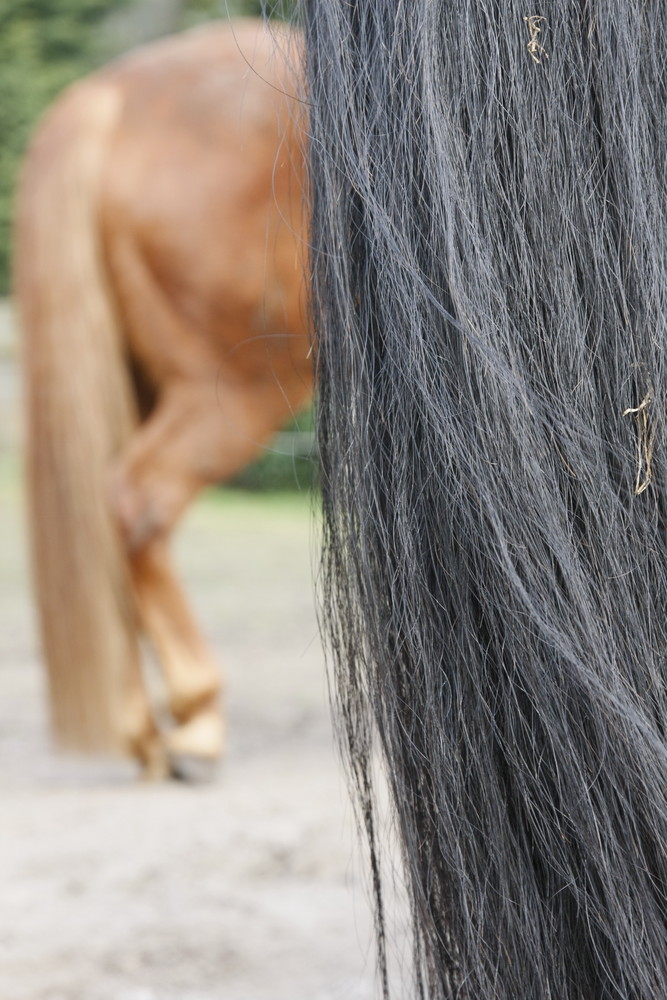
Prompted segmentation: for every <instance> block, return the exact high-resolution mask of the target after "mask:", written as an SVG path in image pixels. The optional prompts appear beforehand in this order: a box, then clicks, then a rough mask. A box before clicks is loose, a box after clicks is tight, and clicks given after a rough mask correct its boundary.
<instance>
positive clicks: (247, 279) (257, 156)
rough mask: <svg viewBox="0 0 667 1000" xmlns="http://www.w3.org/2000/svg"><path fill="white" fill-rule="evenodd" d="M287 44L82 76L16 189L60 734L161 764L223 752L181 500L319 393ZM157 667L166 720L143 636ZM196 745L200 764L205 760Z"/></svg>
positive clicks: (45, 620) (192, 39)
mask: <svg viewBox="0 0 667 1000" xmlns="http://www.w3.org/2000/svg"><path fill="white" fill-rule="evenodd" d="M298 44H299V42H298V40H297V39H296V38H295V36H294V35H293V34H288V33H287V31H285V30H284V29H282V28H277V27H274V28H272V29H271V30H269V29H268V28H266V27H265V26H263V25H262V24H261V22H255V21H239V22H233V23H231V24H220V25H212V26H208V27H206V28H205V29H199V30H197V31H194V32H190V33H187V34H185V35H182V36H180V37H176V38H172V39H168V40H166V41H161V42H159V43H157V44H153V45H150V46H148V47H146V48H144V49H141V50H139V51H138V52H136V53H134V54H132V55H130V56H127V57H125V58H123V59H121V60H120V61H117V62H115V63H113V64H112V65H111V66H109V67H107V68H105V69H103V70H101V71H100V72H98V73H96V74H94V75H93V76H90V77H89V78H87V79H85V80H83V81H82V82H80V83H78V84H76V85H75V86H73V87H71V88H70V89H69V90H68V91H67V92H66V93H65V94H64V95H63V96H62V97H61V98H60V99H59V100H58V101H57V102H56V104H55V106H54V107H53V108H52V109H51V110H50V111H49V113H48V114H47V116H46V119H45V120H44V122H43V123H42V125H41V126H40V128H39V129H38V131H37V135H36V138H35V140H34V142H33V145H32V148H31V150H30V152H29V154H28V157H27V160H26V163H25V167H24V171H23V177H22V182H21V185H20V191H19V197H18V212H17V231H16V255H15V264H16V294H17V297H18V300H19V306H20V315H21V323H22V328H23V336H24V347H23V355H24V367H25V377H26V389H27V392H26V396H27V427H28V430H27V451H28V458H27V467H28V483H29V488H28V493H29V508H30V514H29V520H30V528H31V534H32V555H33V567H34V568H33V573H34V580H35V587H36V594H37V603H38V608H39V619H40V625H41V635H42V645H43V651H44V657H45V660H46V663H47V667H48V677H49V690H50V703H51V710H52V712H51V714H52V718H53V723H54V730H55V733H56V736H57V738H58V740H59V742H60V743H61V744H62V745H64V746H66V747H70V748H74V749H78V750H83V751H92V750H108V749H110V748H116V749H121V750H122V751H124V752H126V753H130V754H132V755H133V756H134V757H136V759H137V760H138V761H140V762H141V764H142V766H143V768H144V769H145V772H146V773H147V774H149V775H154V776H159V775H162V774H165V773H167V771H168V770H170V769H171V770H172V772H175V773H179V772H181V773H183V772H188V769H190V770H192V768H193V767H195V768H196V767H198V766H199V764H198V762H205V764H206V762H212V761H214V760H215V759H216V758H217V757H218V756H219V755H220V753H221V751H222V747H223V721H222V717H221V713H220V709H219V704H218V702H219V687H220V680H219V673H218V669H217V666H216V664H215V662H214V659H213V656H212V654H211V651H210V650H209V648H208V646H207V644H206V642H205V641H204V639H203V637H202V636H201V635H200V632H199V630H198V628H197V626H196V625H195V622H194V621H193V617H192V614H191V612H190V610H189V608H188V606H187V604H186V601H185V598H184V595H183V593H182V591H181V587H180V585H179V583H178V581H177V579H176V578H175V575H174V571H173V569H172V566H171V564H170V559H169V553H168V543H169V538H170V535H171V532H172V530H173V528H174V525H175V524H176V522H177V520H178V518H179V516H180V515H181V514H182V512H183V511H184V509H185V508H186V507H187V505H188V504H189V503H190V502H191V501H192V500H193V498H194V497H195V496H196V495H197V493H198V492H199V491H200V490H201V489H202V488H203V487H204V486H205V485H206V484H210V483H215V482H220V481H224V480H227V479H229V478H230V477H231V476H233V475H234V474H235V473H236V472H237V471H239V470H240V469H242V468H243V467H244V466H245V465H246V464H247V463H248V462H250V461H251V460H252V459H253V458H254V457H255V456H256V455H257V454H258V453H259V452H260V451H261V449H262V448H263V446H264V445H265V443H266V442H267V441H268V440H269V439H270V437H271V436H272V435H273V434H274V432H275V431H276V430H277V429H278V428H279V427H280V426H281V425H282V424H283V423H284V422H285V420H286V419H288V418H289V417H290V415H292V414H293V413H294V412H295V411H297V410H298V409H299V408H300V407H302V406H303V405H304V404H305V403H306V402H307V401H308V399H309V397H310V395H311V391H312V373H311V362H310V358H309V355H310V350H309V348H310V345H309V340H308V332H307V321H306V308H305V303H304V294H303V290H304V282H303V231H304V218H305V216H304V213H303V206H302V203H303V184H304V165H303V144H302V126H303V114H302V111H301V108H302V105H301V104H300V103H299V101H298V100H296V99H295V97H294V95H295V94H296V92H297V91H298V87H299V83H298V80H297V79H296V77H295V75H294V67H295V66H296V65H298V61H299V53H298V51H297V49H298ZM142 633H144V634H146V635H147V636H148V637H149V638H150V640H151V641H152V643H153V645H154V647H155V649H156V651H157V654H158V657H159V661H160V664H161V667H162V669H163V672H164V677H165V682H166V687H167V690H168V699H169V708H170V711H171V715H172V717H173V727H172V728H171V729H169V730H168V731H167V732H166V733H163V732H161V731H160V730H159V728H158V726H157V725H156V722H155V718H154V713H153V711H152V708H151V705H150V702H149V698H148V695H147V691H146V689H145V686H144V681H143V679H142V670H141V662H140V650H139V638H140V636H141V634H142ZM193 762H194V763H193Z"/></svg>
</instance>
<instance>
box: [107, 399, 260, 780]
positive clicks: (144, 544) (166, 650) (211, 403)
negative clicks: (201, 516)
mask: <svg viewBox="0 0 667 1000" xmlns="http://www.w3.org/2000/svg"><path fill="white" fill-rule="evenodd" d="M257 403H258V398H254V399H251V400H250V401H249V399H248V394H247V393H246V392H241V391H240V390H238V391H237V392H236V393H235V392H234V391H233V390H232V389H231V388H230V389H226V390H225V392H224V393H223V394H222V398H220V397H219V395H218V393H217V392H216V387H215V384H214V382H213V380H211V382H210V383H206V382H203V381H202V382H199V381H186V380H181V381H179V382H177V383H173V384H171V385H170V386H169V387H167V388H166V389H165V390H164V391H163V393H162V395H161V399H160V402H159V404H158V406H157V407H156V409H155V411H154V412H153V414H152V415H151V417H150V418H149V419H148V421H147V422H146V423H145V424H144V425H143V427H142V428H141V429H140V430H139V432H138V434H137V435H136V436H135V438H134V440H133V442H132V444H131V446H130V448H129V449H128V451H127V452H126V453H125V455H124V456H122V458H121V460H120V462H119V463H118V464H117V466H116V468H115V470H114V474H113V478H112V486H111V496H112V507H113V510H114V513H115V516H116V518H117V521H118V523H119V526H120V529H121V532H122V535H123V537H124V539H125V544H126V546H127V550H128V555H129V559H130V565H131V570H132V579H133V584H134V588H135V593H136V600H137V606H138V609H139V614H140V617H141V620H142V625H143V627H144V629H145V631H146V632H147V634H148V636H149V637H150V638H151V640H152V641H153V643H154V645H155V648H156V651H157V653H158V657H159V661H160V665H161V667H162V669H163V672H164V677H165V681H166V686H167V691H168V698H169V707H170V711H171V714H172V716H173V720H174V728H173V729H172V730H171V731H170V732H169V733H168V734H167V736H166V739H167V748H168V752H169V754H170V756H171V759H172V766H173V767H174V769H175V770H177V771H178V770H179V769H181V768H185V767H186V766H187V764H188V762H190V761H193V760H194V761H214V760H215V759H217V757H218V756H219V755H220V753H221V751H222V745H223V720H222V715H221V712H220V707H219V703H218V702H219V691H220V686H221V680H220V674H219V672H218V669H217V666H216V664H215V662H214V658H213V655H212V653H211V651H210V649H209V647H208V645H207V643H206V642H205V640H204V638H203V637H202V635H201V633H200V631H199V629H198V627H197V626H196V624H195V621H194V619H193V616H192V614H191V612H190V610H189V608H188V605H187V602H186V600H185V597H184V595H183V592H182V590H181V587H180V585H179V584H178V582H177V580H176V577H175V575H174V572H173V570H172V568H171V565H170V560H169V554H168V541H169V536H170V534H171V531H172V529H173V527H174V524H175V523H176V521H177V519H178V517H179V515H180V514H181V512H182V511H183V510H184V508H185V507H186V506H187V504H188V503H189V502H190V501H191V500H192V499H193V498H194V496H195V495H196V494H197V492H199V490H200V489H201V488H202V487H203V486H204V485H206V484H207V483H211V482H215V481H219V480H224V479H227V478H229V477H230V476H232V475H233V474H234V473H235V472H236V471H237V470H238V469H240V468H242V467H243V466H244V465H246V464H247V463H248V461H250V459H251V458H252V457H253V456H254V455H255V453H256V452H257V451H258V450H259V445H258V440H260V436H261V437H265V436H266V433H267V431H268V430H269V429H273V426H274V423H276V422H277V418H276V417H272V416H269V417H268V418H267V416H266V413H265V412H264V416H263V419H260V420H259V422H258V419H257V418H258V414H262V409H263V408H262V407H261V406H259V407H258V406H257ZM267 421H268V422H267Z"/></svg>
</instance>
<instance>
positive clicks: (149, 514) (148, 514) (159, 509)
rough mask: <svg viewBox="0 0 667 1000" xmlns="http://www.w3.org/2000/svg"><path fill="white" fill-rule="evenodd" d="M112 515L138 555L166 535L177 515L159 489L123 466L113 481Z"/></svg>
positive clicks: (123, 537)
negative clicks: (172, 511)
mask: <svg viewBox="0 0 667 1000" xmlns="http://www.w3.org/2000/svg"><path fill="white" fill-rule="evenodd" d="M109 505H110V509H111V515H112V517H113V519H114V522H115V524H116V525H117V527H118V530H119V532H120V535H121V537H122V539H123V542H124V544H125V546H126V548H127V551H128V553H130V554H135V553H137V552H140V551H141V550H142V549H143V548H145V547H146V546H147V545H149V544H150V543H152V542H155V541H156V540H157V539H159V538H160V537H163V536H165V535H166V534H167V533H168V532H169V530H170V527H171V524H172V522H173V518H172V516H171V514H170V511H169V505H168V503H167V502H165V501H164V500H163V499H162V497H161V496H160V491H159V488H157V486H156V485H151V484H150V483H147V482H142V481H141V480H139V479H138V478H136V477H133V476H132V475H131V473H130V472H129V470H128V469H127V468H125V467H123V466H121V467H119V468H116V469H115V470H114V471H113V472H112V475H111V478H110V483H109Z"/></svg>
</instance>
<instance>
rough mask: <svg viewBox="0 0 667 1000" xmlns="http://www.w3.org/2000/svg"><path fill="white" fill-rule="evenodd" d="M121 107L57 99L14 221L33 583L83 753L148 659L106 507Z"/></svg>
mask: <svg viewBox="0 0 667 1000" xmlns="http://www.w3.org/2000/svg"><path fill="white" fill-rule="evenodd" d="M117 113H118V97H117V94H116V92H115V91H114V90H113V89H111V88H110V87H108V86H104V85H100V84H90V83H88V84H85V85H80V86H78V87H75V88H73V89H72V90H71V91H70V92H69V93H67V94H66V95H65V96H64V97H63V98H62V99H61V100H60V101H59V102H58V104H57V105H56V106H55V108H54V110H53V111H51V112H50V114H49V116H48V118H47V120H46V121H45V123H44V124H43V125H42V126H41V128H40V130H39V132H38V134H37V138H36V140H35V142H34V144H33V147H32V149H31V151H30V153H29V156H28V158H27V161H26V164H25V168H24V172H23V177H22V181H21V185H20V192H19V197H18V205H17V223H16V253H15V286H16V294H17V296H18V300H19V305H20V319H21V327H22V334H23V359H24V370H25V373H26V375H25V377H26V386H25V388H26V399H27V407H26V415H27V472H28V477H27V479H28V501H29V504H28V507H29V524H30V531H31V535H32V549H33V577H34V585H35V589H36V596H37V603H38V612H39V620H40V626H41V638H42V645H43V652H44V657H45V660H46V664H47V667H48V678H49V692H50V704H51V709H52V718H53V724H54V729H55V733H56V736H57V737H58V739H59V740H60V742H61V743H62V744H64V745H65V746H68V747H71V748H76V749H82V750H95V749H108V748H109V747H111V746H114V745H118V742H119V739H120V738H121V737H120V734H121V733H122V730H123V718H124V712H123V709H124V707H125V706H123V705H121V704H120V703H119V698H120V697H121V692H122V690H123V678H124V677H126V676H127V674H128V672H129V670H130V664H131V663H132V659H133V658H134V657H136V656H137V649H136V640H135V639H134V627H133V624H134V623H133V609H132V606H131V602H130V599H129V596H128V595H129V594H130V588H129V585H128V583H129V580H128V571H127V565H126V561H125V559H124V556H123V553H122V551H121V547H120V541H119V538H118V536H117V533H116V531H115V530H114V526H113V524H112V522H111V518H110V514H109V504H108V502H107V492H108V484H107V477H108V475H109V461H110V458H111V456H112V455H113V454H114V453H116V452H117V451H118V449H119V447H120V446H121V445H122V443H123V442H124V441H125V440H126V439H127V437H128V435H129V433H130V431H131V428H132V426H133V422H134V413H133V399H132V394H131V387H130V381H129V377H128V373H127V370H126V364H125V361H124V359H123V354H122V347H121V342H120V337H119V331H118V328H117V324H116V320H115V317H114V314H113V309H112V306H111V302H110V298H109V294H108V290H107V288H106V284H105V276H104V272H103V268H102V263H101V250H100V246H99V245H98V233H97V230H96V194H97V190H98V184H99V180H100V176H101V172H102V167H103V164H104V156H105V150H106V143H107V139H108V136H109V134H110V131H111V129H112V128H113V125H114V123H115V121H116V116H117Z"/></svg>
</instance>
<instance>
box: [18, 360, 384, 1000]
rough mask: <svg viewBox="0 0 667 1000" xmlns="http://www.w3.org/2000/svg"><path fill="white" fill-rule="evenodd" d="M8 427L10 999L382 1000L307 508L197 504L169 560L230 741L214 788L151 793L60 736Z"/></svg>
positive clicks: (129, 773)
mask: <svg viewBox="0 0 667 1000" xmlns="http://www.w3.org/2000/svg"><path fill="white" fill-rule="evenodd" d="M3 366H4V367H3ZM0 367H3V370H2V372H0V376H1V377H0V388H2V393H1V394H0V395H2V400H0V403H2V406H3V407H4V409H3V410H2V413H0V419H2V418H3V413H4V414H6V413H8V412H9V411H10V410H12V405H10V404H12V402H13V403H15V402H16V399H15V397H16V391H17V390H16V380H15V377H14V374H13V372H12V370H11V368H10V362H9V361H8V360H7V358H5V360H4V361H2V359H0ZM3 401H4V402H3ZM12 419H14V418H13V417H12ZM4 426H5V431H6V434H5V440H4V441H3V442H2V448H1V449H0V1000H339V998H340V1000H367V998H370V997H373V996H375V995H376V987H375V985H374V959H373V949H372V945H371V944H370V918H369V912H368V905H367V894H366V890H365V887H364V884H363V879H362V877H361V875H360V867H361V866H360V864H359V861H358V858H357V855H356V848H355V837H354V831H353V824H352V821H351V810H350V807H349V805H348V800H347V792H346V789H345V786H344V782H343V780H342V778H341V774H340V768H339V764H338V762H337V759H336V756H335V753H334V750H333V744H332V735H331V729H330V724H329V715H328V707H327V702H326V690H325V688H326V685H325V678H324V670H323V660H322V653H321V648H320V643H319V639H318V636H317V629H316V623H315V615H314V609H313V601H312V596H311V594H312V588H311V562H312V556H311V554H310V536H311V534H312V523H311V516H310V507H309V502H308V500H307V498H305V497H298V496H297V497H296V498H294V497H288V498H286V499H285V498H283V499H280V498H279V499H273V500H271V499H266V498H261V497H257V496H248V495H244V494H232V495H227V496H224V497H222V498H220V497H219V496H215V495H209V496H207V497H205V498H204V499H203V500H202V501H201V502H200V503H199V504H198V505H196V506H195V508H194V509H193V510H192V511H191V513H190V515H189V517H188V519H187V523H186V524H185V525H184V526H183V529H182V531H181V532H180V535H179V538H178V544H177V555H178V562H179V565H180V566H181V568H182V572H183V577H184V579H185V580H186V581H187V586H188V591H189V593H190V595H191V597H192V600H193V603H194V605H195V607H196V609H197V613H198V615H199V618H200V620H201V622H202V624H203V627H204V630H205V632H206V634H207V635H208V636H209V638H210V640H211V641H212V643H213V644H214V646H215V648H216V649H217V651H218V652H219V656H220V661H221V663H223V664H224V671H225V676H226V679H227V711H228V719H229V750H228V755H227V759H226V762H225V765H224V768H223V769H222V771H221V773H220V775H219V778H218V779H217V781H216V782H215V783H213V784H212V785H209V786H207V787H186V786H183V785H178V784H173V783H171V784H169V783H168V784H163V785H154V786H149V785H143V784H140V783H138V782H137V780H136V776H135V774H134V771H133V768H132V767H131V766H130V765H127V764H125V763H123V762H117V761H106V760H94V761H81V760H73V759H69V758H65V757H61V756H58V755H56V754H55V753H54V752H53V750H52V748H51V747H50V745H49V740H48V731H47V725H46V720H45V713H44V699H43V691H42V675H41V670H40V665H39V659H38V653H37V649H36V639H35V630H34V623H33V618H32V610H31V606H30V598H29V592H28V585H27V579H26V564H25V563H26V560H25V545H24V526H23V514H22V500H21V492H20V485H19V484H20V476H19V474H18V462H17V458H16V455H15V453H14V452H13V451H12V450H11V449H10V448H9V447H8V445H7V438H8V437H13V434H12V435H10V434H9V433H8V431H7V427H8V425H7V423H5V425H4Z"/></svg>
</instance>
